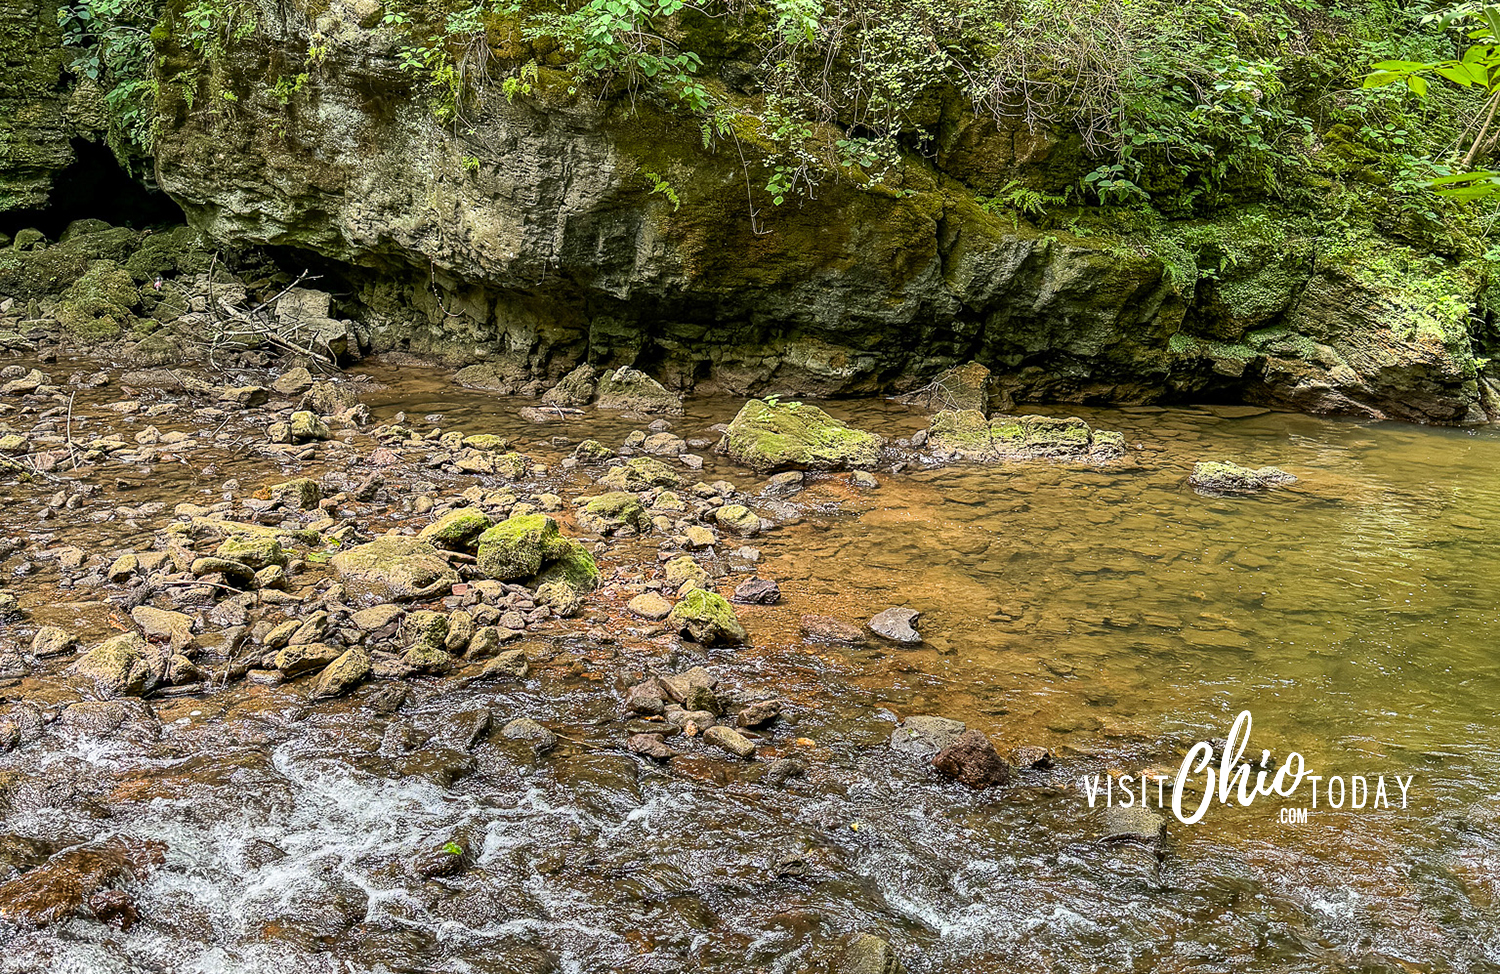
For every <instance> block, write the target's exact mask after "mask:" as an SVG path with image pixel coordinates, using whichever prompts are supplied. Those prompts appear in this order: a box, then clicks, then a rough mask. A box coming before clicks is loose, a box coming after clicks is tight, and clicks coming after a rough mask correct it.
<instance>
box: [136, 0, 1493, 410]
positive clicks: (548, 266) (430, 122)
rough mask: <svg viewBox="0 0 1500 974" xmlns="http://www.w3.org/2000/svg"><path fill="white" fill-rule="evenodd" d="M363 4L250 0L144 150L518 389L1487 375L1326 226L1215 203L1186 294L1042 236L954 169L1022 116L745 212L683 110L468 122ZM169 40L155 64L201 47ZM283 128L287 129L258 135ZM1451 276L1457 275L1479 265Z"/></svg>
mask: <svg viewBox="0 0 1500 974" xmlns="http://www.w3.org/2000/svg"><path fill="white" fill-rule="evenodd" d="M368 20H369V13H368V8H367V7H366V6H364V5H362V4H360V3H357V2H355V0H335V2H333V3H331V4H327V5H319V6H318V7H317V8H316V9H315V10H311V11H310V10H308V9H305V5H304V4H301V3H293V4H290V5H288V6H286V7H281V8H276V9H273V10H267V11H265V12H264V15H263V16H262V17H260V18H258V20H257V29H256V37H255V39H254V43H247V44H245V45H240V46H235V47H233V48H231V50H230V51H229V52H228V53H227V54H226V55H225V56H223V57H222V58H221V59H220V61H221V63H220V64H219V66H218V70H219V71H221V72H222V73H223V75H224V77H225V79H226V83H228V84H230V85H231V86H236V87H239V88H243V89H245V90H247V91H250V92H252V93H256V95H257V96H256V97H250V98H246V99H243V100H242V101H241V102H240V103H239V104H237V105H236V107H235V110H234V111H233V112H218V113H212V112H202V111H189V110H186V106H185V104H183V103H182V102H181V97H182V96H181V93H180V91H179V89H178V87H177V86H174V85H168V84H164V85H163V89H164V94H163V97H162V99H161V103H160V105H159V109H160V115H161V120H162V123H163V124H162V125H161V127H160V131H159V132H158V134H157V140H156V146H157V150H156V151H157V157H158V158H157V162H158V167H157V169H158V173H159V175H160V180H161V183H162V185H163V187H164V188H165V189H166V190H167V191H168V192H169V193H170V194H171V195H172V196H173V197H174V198H175V199H177V200H178V201H179V202H180V203H181V204H182V205H183V207H184V209H185V210H186V211H187V213H188V215H189V218H190V220H191V221H192V222H193V223H194V225H196V226H199V227H202V228H204V229H206V230H208V231H209V232H210V233H211V234H212V235H214V236H215V237H218V238H220V239H225V240H236V241H243V242H250V243H266V244H276V245H286V246H294V247H299V248H303V249H306V250H310V251H314V252H317V253H319V254H321V255H323V256H325V257H328V258H332V259H334V260H336V261H341V262H344V263H346V264H347V265H349V266H351V267H354V268H364V269H368V270H369V271H371V273H369V274H367V275H361V274H359V273H356V274H355V278H356V281H357V290H358V292H359V293H358V298H359V299H360V301H361V302H362V303H363V304H364V305H365V306H366V307H367V308H369V309H370V311H371V315H370V324H371V326H372V331H373V337H374V340H375V344H376V345H377V346H385V347H389V346H391V345H393V344H395V343H396V342H408V343H409V347H410V348H412V349H413V350H415V351H430V352H435V353H439V354H446V355H448V356H449V357H450V358H469V359H470V361H472V357H473V356H474V354H475V349H476V348H477V349H478V350H479V354H480V355H481V356H485V355H488V356H489V357H490V360H489V361H487V362H485V363H484V364H483V365H482V366H478V367H479V368H482V369H485V370H488V371H487V373H486V374H491V375H493V376H497V377H500V380H501V381H500V382H499V386H498V387H502V388H512V389H514V388H520V387H521V386H522V385H523V384H524V382H525V380H526V378H527V376H528V375H529V376H532V377H535V378H540V379H549V380H552V381H556V380H557V379H559V378H561V377H562V376H563V375H564V374H566V373H567V372H569V371H570V370H572V369H573V368H574V367H575V366H576V365H577V364H578V363H579V362H580V361H582V360H584V358H585V357H587V358H588V359H590V360H592V361H595V362H609V363H611V364H618V363H624V364H636V365H640V364H642V363H650V364H651V368H650V369H649V370H648V371H649V372H650V374H651V375H652V377H653V378H654V379H657V380H660V381H662V382H664V383H666V384H667V385H668V386H669V387H672V388H678V387H687V386H690V385H692V384H693V383H694V382H695V381H698V380H701V379H703V378H709V379H711V380H712V381H713V382H714V383H715V384H716V385H718V386H719V387H720V388H722V389H726V390H729V391H732V392H740V393H747V392H758V391H760V390H763V389H766V388H785V389H789V390H795V391H796V392H797V393H798V394H803V395H828V394H837V393H853V392H861V391H870V390H874V389H877V388H879V389H883V388H887V387H892V386H894V387H898V388H899V387H902V386H904V387H906V388H914V387H917V386H920V385H922V384H924V383H926V382H929V381H930V380H931V379H932V378H933V377H934V376H936V375H937V374H939V373H940V372H942V371H943V370H944V369H945V368H949V367H952V366H956V365H960V364H962V363H964V362H966V361H968V360H970V359H977V360H979V361H980V362H982V363H984V364H985V365H987V366H989V367H991V368H992V369H994V370H995V372H996V376H997V379H998V387H999V391H1000V392H1001V394H1002V395H1004V396H1012V397H1014V398H1015V399H1017V400H1021V399H1044V398H1051V399H1062V400H1069V401H1098V400H1113V401H1126V402H1140V401H1146V400H1151V399H1154V398H1158V397H1159V396H1161V395H1162V394H1163V393H1175V394H1179V395H1184V394H1190V393H1193V392H1196V391H1200V390H1204V389H1230V390H1245V392H1246V393H1247V394H1249V395H1252V396H1253V397H1254V398H1256V399H1258V400H1263V401H1268V402H1279V403H1284V404H1290V405H1295V406H1297V407H1298V408H1303V409H1309V410H1313V411H1353V412H1361V413H1366V414H1371V413H1383V414H1389V415H1392V416H1404V417H1409V418H1417V419H1437V420H1443V421H1452V420H1460V419H1463V418H1464V417H1465V416H1469V415H1471V414H1472V413H1473V412H1474V410H1473V408H1472V407H1474V405H1475V404H1476V403H1477V401H1478V386H1477V383H1476V381H1475V376H1474V364H1473V361H1474V360H1473V355H1472V351H1471V350H1470V349H1468V348H1467V347H1466V346H1467V341H1468V339H1467V337H1466V336H1465V335H1463V334H1459V333H1452V334H1449V333H1447V332H1445V331H1444V330H1443V329H1442V328H1439V329H1436V330H1433V329H1428V328H1413V327H1412V325H1413V323H1414V322H1417V321H1419V320H1420V319H1422V318H1423V315H1424V312H1423V311H1422V305H1421V302H1420V301H1418V300H1417V299H1416V298H1414V297H1408V296H1407V295H1406V294H1405V293H1404V292H1402V291H1400V290H1398V289H1394V288H1390V287H1388V286H1386V285H1385V284H1383V283H1382V282H1381V280H1380V275H1379V274H1377V273H1373V272H1370V273H1365V272H1363V271H1362V270H1361V268H1359V267H1357V266H1350V263H1349V262H1348V261H1339V262H1335V261H1319V260H1316V259H1315V257H1316V254H1315V252H1314V244H1313V241H1314V240H1315V239H1316V235H1315V234H1308V235H1307V236H1306V238H1305V239H1303V238H1300V237H1299V238H1297V239H1284V238H1289V237H1291V236H1294V235H1293V234H1290V233H1288V232H1285V231H1283V230H1280V229H1278V228H1276V227H1274V226H1270V224H1274V222H1275V221H1261V222H1262V223H1266V224H1268V226H1265V227H1263V226H1261V225H1260V224H1255V223H1251V222H1247V223H1246V226H1245V227H1244V228H1242V229H1241V230H1234V229H1233V228H1231V231H1232V232H1231V235H1232V236H1235V237H1236V239H1237V240H1238V241H1240V243H1241V249H1243V250H1246V251H1247V252H1252V254H1259V253H1261V252H1263V254H1264V259H1260V258H1259V256H1255V257H1254V259H1246V260H1244V261H1242V262H1241V263H1240V264H1239V265H1238V266H1237V267H1236V268H1233V269H1232V274H1231V273H1230V271H1225V273H1224V275H1223V279H1222V280H1218V281H1216V282H1210V283H1209V284H1206V285H1204V286H1203V287H1201V288H1200V289H1199V291H1198V292H1197V293H1194V292H1180V291H1179V289H1178V288H1176V287H1174V286H1173V283H1172V280H1171V278H1170V276H1169V275H1168V274H1167V272H1166V269H1165V264H1164V263H1163V261H1162V260H1160V259H1158V258H1157V257H1155V256H1153V255H1152V253H1151V252H1150V250H1149V247H1148V246H1147V245H1145V244H1143V245H1142V246H1140V247H1134V246H1118V245H1116V244H1115V243H1114V242H1113V241H1107V240H1104V239H1102V238H1099V239H1096V238H1088V237H1075V236H1071V235H1067V234H1054V235H1051V236H1047V235H1043V234H1042V233H1040V232H1038V231H1036V230H1035V229H1033V228H1031V227H1029V226H1027V225H1025V224H1024V223H1023V224H1021V225H1016V224H1014V223H1012V222H1011V221H1010V220H1009V219H1008V218H1006V217H1004V216H1002V215H1000V214H992V213H988V212H986V211H985V210H983V209H982V208H981V207H980V206H979V205H978V203H977V201H976V200H975V198H974V195H973V191H972V190H969V189H967V188H966V187H962V186H959V185H958V184H956V183H954V182H952V180H951V178H950V176H949V175H948V174H947V172H962V173H965V174H970V175H981V174H982V176H983V179H984V181H985V182H986V184H988V182H989V181H995V182H996V184H997V185H998V184H1000V183H1003V182H1004V181H1005V178H1006V177H1005V173H1006V171H1007V167H1013V166H1015V165H1019V164H1021V163H1020V158H1019V156H1018V155H1017V154H1016V151H1015V150H1014V144H1015V140H1014V139H1007V138H984V137H980V136H978V135H976V134H975V133H978V132H979V131H980V130H981V129H982V128H983V127H982V126H980V125H978V124H977V123H976V124H965V125H963V126H961V128H963V129H964V130H965V131H966V132H968V133H969V134H968V135H967V136H955V137H954V138H953V139H952V140H950V141H951V142H952V144H949V145H946V146H945V148H944V151H943V153H942V154H941V156H940V158H939V159H938V160H936V162H935V166H933V165H915V164H913V165H911V166H908V167H907V169H908V171H906V172H904V173H903V181H902V185H903V188H904V192H903V193H902V194H899V195H898V194H882V193H871V192H863V191H860V190H858V189H856V188H854V187H852V186H848V185H839V184H836V183H835V182H833V181H827V182H825V183H824V184H823V185H822V186H820V188H819V192H818V194H817V199H816V200H808V201H803V202H801V203H800V204H799V205H798V206H796V207H782V208H776V210H775V212H774V213H771V215H770V216H769V217H766V216H764V215H762V217H760V218H757V217H755V216H753V215H752V212H751V209H752V208H751V207H750V206H749V205H747V202H746V199H745V189H744V178H743V177H744V173H743V172H742V170H741V160H740V157H739V154H738V153H736V152H734V151H729V150H724V149H722V148H720V149H719V150H717V151H711V150H705V149H704V148H703V145H702V141H701V137H700V133H699V130H698V126H697V124H696V122H694V121H693V120H692V119H690V118H685V117H683V118H679V117H675V116H672V115H669V114H663V113H661V112H659V110H658V109H656V108H654V107H652V105H650V104H649V103H647V102H641V101H639V100H638V101H637V104H636V106H635V109H636V112H635V114H634V115H632V114H631V113H630V112H628V111H626V110H624V108H623V106H622V105H621V104H619V103H617V102H614V101H611V100H608V99H606V100H603V101H600V100H597V99H594V98H577V99H564V98H562V97H561V96H560V95H558V94H548V93H546V92H543V91H541V90H538V91H537V92H536V93H535V95H534V96H533V97H530V98H525V99H519V98H518V99H516V100H515V101H514V102H512V101H508V100H507V99H505V98H504V97H503V96H502V95H501V94H500V93H499V92H498V91H492V92H490V93H489V94H487V95H484V96H482V97H481V102H482V104H480V105H477V106H475V110H474V111H472V112H471V113H470V118H471V119H472V120H473V121H474V131H473V132H471V133H469V134H467V135H464V136H460V135H458V134H455V131H454V127H453V126H451V125H445V124H444V123H443V122H441V121H440V120H438V119H437V118H435V117H434V116H433V113H432V112H431V110H430V108H429V107H428V105H427V104H426V93H425V92H424V90H423V86H421V85H419V84H417V83H416V82H415V81H414V80H413V78H412V77H411V76H410V75H408V74H405V73H403V72H402V70H401V68H400V58H399V57H398V56H397V48H398V46H399V45H400V44H402V43H403V40H402V38H400V37H399V36H398V33H397V32H395V31H381V30H371V29H368V28H369V24H368V23H367V21H368ZM314 31H316V32H317V35H318V36H317V39H316V43H317V45H318V47H319V49H320V50H322V51H325V52H326V53H325V55H324V58H323V65H324V70H321V71H319V72H316V73H315V74H314V75H313V76H312V77H311V78H310V79H309V81H308V82H307V85H306V88H305V90H304V91H303V92H302V94H301V96H300V98H299V102H298V109H297V110H296V111H289V110H288V109H287V107H286V106H285V105H284V104H282V102H281V101H279V100H277V99H275V98H272V97H269V96H268V95H265V94H264V93H263V92H262V91H261V89H263V88H264V86H263V85H260V84H259V83H258V81H259V80H260V77H261V75H262V74H263V73H264V68H263V66H264V64H265V63H266V58H268V57H270V58H272V59H273V60H274V59H277V58H281V59H285V60H287V61H288V62H289V63H290V62H293V61H297V60H299V59H300V58H301V57H302V56H303V52H305V51H306V50H307V48H308V45H309V43H310V42H311V41H312V33H313V32H314ZM159 53H161V54H162V55H163V60H162V64H163V65H164V68H163V70H164V71H167V72H173V71H177V70H179V69H180V68H181V67H182V66H183V65H184V64H191V63H193V62H194V61H195V55H194V54H193V53H192V52H191V51H189V50H185V49H172V48H171V47H170V44H169V46H168V49H166V50H163V51H161V52H159ZM496 53H497V55H498V56H500V57H501V58H502V59H505V58H507V57H515V58H517V59H518V60H517V62H516V63H518V64H519V63H521V62H523V61H525V60H526V58H527V57H528V56H529V54H528V52H524V51H509V50H497V52H496ZM241 82H243V83H241ZM273 126H274V127H276V128H277V129H278V130H283V129H284V130H285V137H284V138H280V139H276V140H266V139H263V138H261V137H260V133H262V132H264V131H268V130H270V129H271V128H272V127H273ZM1001 135H1002V136H1003V135H1005V133H1001ZM475 146H480V147H484V148H483V151H482V152H481V153H480V154H479V155H477V156H476V155H474V151H475V149H474V147H475ZM996 146H1010V147H1011V148H1010V149H1008V150H1007V151H1008V152H1010V154H1011V155H1006V154H1005V153H1004V152H999V150H997V149H995V147H996ZM466 156H472V157H473V158H475V159H476V161H477V166H469V167H465V166H464V165H463V164H462V163H461V160H463V159H464V158H465V157H466ZM1011 156H1016V158H1012V157H1011ZM955 167H956V168H955ZM645 169H649V170H653V171H662V172H666V171H669V170H670V171H671V172H673V173H674V177H673V182H674V183H675V184H677V185H678V186H679V189H680V196H681V206H680V207H674V206H673V205H672V204H671V203H669V202H668V201H666V200H665V199H664V198H663V197H662V196H661V195H659V194H655V195H654V194H652V193H651V191H650V190H651V187H650V185H649V184H648V183H647V182H645V181H643V180H642V179H641V178H640V176H639V174H640V172H642V171H643V170H645ZM945 169H946V170H947V172H945ZM676 173H681V174H683V175H682V176H680V177H679V176H677V175H675V174H676ZM438 174H442V175H441V176H439V175H438ZM765 209H766V210H767V212H769V211H770V209H771V208H765ZM762 221H764V222H765V225H764V226H762ZM766 230H769V232H768V233H767V232H762V231H766ZM1273 237H1274V239H1273ZM1371 250H1372V253H1373V252H1374V251H1375V250H1376V248H1374V247H1372V248H1371ZM1211 258H1212V255H1206V256H1205V257H1204V258H1203V260H1204V261H1205V262H1206V263H1214V261H1213V260H1212V259H1211ZM1177 259H1178V260H1180V259H1181V255H1177ZM538 282H545V284H544V285H543V286H538ZM1456 286H1457V290H1458V291H1459V292H1462V293H1466V294H1468V295H1469V296H1470V297H1472V296H1473V295H1475V294H1477V293H1478V288H1479V286H1480V282H1479V280H1478V279H1477V278H1475V279H1474V280H1472V281H1467V282H1464V281H1456ZM434 291H437V292H439V293H440V294H442V295H444V297H442V298H439V296H438V295H435V294H434ZM1454 320H1455V321H1458V320H1460V319H1459V318H1455V319H1454ZM1458 330H1459V331H1460V332H1461V331H1462V326H1461V325H1460V326H1459V329H1458ZM963 404H964V405H970V404H971V402H969V401H966V402H964V403H963Z"/></svg>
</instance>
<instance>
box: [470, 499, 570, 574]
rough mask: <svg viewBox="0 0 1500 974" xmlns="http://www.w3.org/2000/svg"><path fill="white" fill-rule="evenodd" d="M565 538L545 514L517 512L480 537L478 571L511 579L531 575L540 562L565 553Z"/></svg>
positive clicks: (538, 568)
mask: <svg viewBox="0 0 1500 974" xmlns="http://www.w3.org/2000/svg"><path fill="white" fill-rule="evenodd" d="M565 548H566V541H565V539H564V538H563V536H562V534H561V533H560V532H559V531H558V530H557V522H556V521H554V520H553V519H552V518H550V517H548V516H547V515H545V514H517V515H514V516H512V517H508V518H506V519H505V520H504V521H501V522H500V523H499V524H496V525H494V526H493V527H491V528H489V529H488V530H486V531H485V532H484V533H483V534H481V535H480V536H479V541H478V563H479V571H480V572H481V573H483V574H484V575H485V577H487V578H493V579H495V580H497V581H502V582H510V581H516V580H517V579H522V578H531V577H532V576H533V575H536V574H537V573H538V572H540V571H541V570H542V564H543V562H545V561H548V560H550V559H556V558H558V557H559V556H561V555H562V554H564V552H565Z"/></svg>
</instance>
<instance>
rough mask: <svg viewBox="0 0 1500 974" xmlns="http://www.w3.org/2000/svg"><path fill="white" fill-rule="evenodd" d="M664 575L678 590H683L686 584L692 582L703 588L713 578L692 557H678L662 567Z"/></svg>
mask: <svg viewBox="0 0 1500 974" xmlns="http://www.w3.org/2000/svg"><path fill="white" fill-rule="evenodd" d="M662 573H663V574H664V575H665V576H666V579H667V581H668V582H670V583H671V584H672V585H673V586H674V587H676V588H681V587H682V585H683V583H684V582H692V583H693V584H694V585H695V586H697V587H699V588H702V587H703V586H705V585H707V584H708V582H709V579H710V577H711V576H710V575H709V574H708V572H707V570H705V569H704V567H703V566H702V565H700V564H698V560H697V559H696V558H694V557H693V556H692V555H678V556H677V557H676V558H673V559H672V560H671V561H669V562H667V563H666V564H665V565H663V566H662Z"/></svg>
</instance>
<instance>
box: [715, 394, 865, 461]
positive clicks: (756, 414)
mask: <svg viewBox="0 0 1500 974" xmlns="http://www.w3.org/2000/svg"><path fill="white" fill-rule="evenodd" d="M883 443H884V441H883V440H882V439H881V438H880V437H879V436H876V435H875V434H874V433H869V432H866V431H865V430H861V429H855V428H854V427H852V426H849V425H848V424H846V423H843V422H840V421H839V420H837V419H834V418H833V417H832V416H830V415H828V414H827V413H826V412H824V411H823V410H821V409H819V408H818V407H817V406H809V405H807V404H806V403H796V402H789V403H775V402H767V401H765V400H761V399H752V400H750V401H749V402H747V403H745V405H744V407H743V408H741V409H740V411H739V415H737V416H735V418H734V421H733V422H731V423H730V424H729V429H728V430H727V431H726V432H725V434H724V441H723V444H722V445H723V448H724V452H725V453H727V454H728V455H729V457H730V459H732V460H734V461H736V462H737V463H743V464H745V465H746V466H749V467H751V468H753V469H755V470H756V471H758V472H760V473H771V472H774V471H777V470H843V469H854V468H857V467H872V466H874V465H875V464H876V463H877V462H878V461H879V460H880V449H881V446H882V445H883Z"/></svg>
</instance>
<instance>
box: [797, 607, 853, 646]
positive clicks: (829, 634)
mask: <svg viewBox="0 0 1500 974" xmlns="http://www.w3.org/2000/svg"><path fill="white" fill-rule="evenodd" d="M802 638H803V639H804V640H805V641H807V642H810V643H841V644H845V645H851V646H857V645H860V644H862V643H863V642H864V641H865V633H864V630H863V629H861V628H859V627H858V626H855V625H851V624H849V623H847V622H844V621H842V620H840V619H835V618H833V616H822V615H811V614H809V615H805V616H803V617H802Z"/></svg>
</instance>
